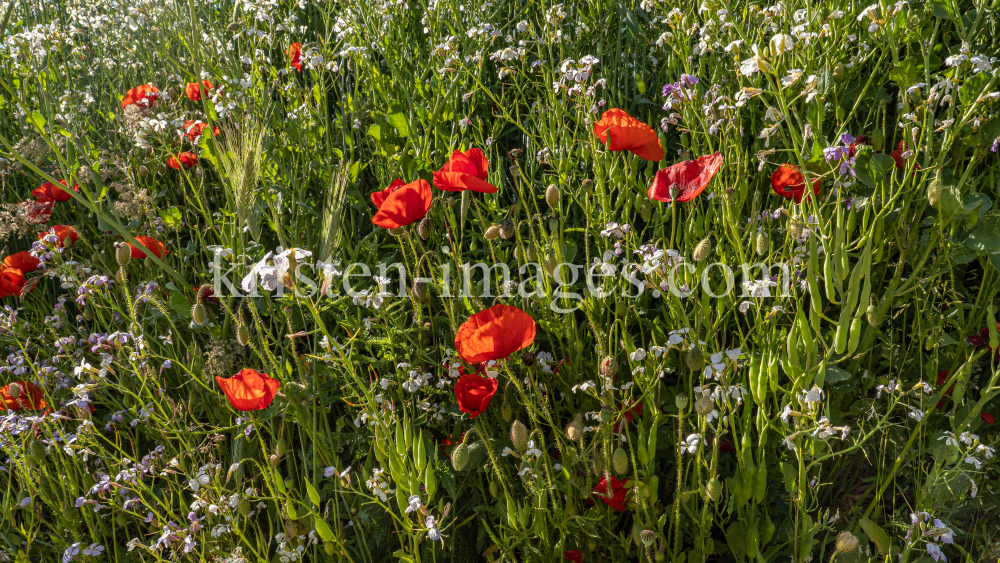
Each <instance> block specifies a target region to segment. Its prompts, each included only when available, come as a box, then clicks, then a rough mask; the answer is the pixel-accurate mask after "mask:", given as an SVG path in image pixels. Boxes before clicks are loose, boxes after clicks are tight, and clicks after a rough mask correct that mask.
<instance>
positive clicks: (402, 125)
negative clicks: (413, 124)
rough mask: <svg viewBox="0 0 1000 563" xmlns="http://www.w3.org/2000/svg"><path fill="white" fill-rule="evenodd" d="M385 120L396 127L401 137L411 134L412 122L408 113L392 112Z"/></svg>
mask: <svg viewBox="0 0 1000 563" xmlns="http://www.w3.org/2000/svg"><path fill="white" fill-rule="evenodd" d="M385 120H386V121H388V122H389V125H392V126H393V127H395V128H396V134H398V135H399V136H400V137H409V136H410V134H411V133H410V122H409V120H407V119H406V114H404V113H403V112H401V111H400V112H396V113H391V114H389V115H387V116H386V117H385Z"/></svg>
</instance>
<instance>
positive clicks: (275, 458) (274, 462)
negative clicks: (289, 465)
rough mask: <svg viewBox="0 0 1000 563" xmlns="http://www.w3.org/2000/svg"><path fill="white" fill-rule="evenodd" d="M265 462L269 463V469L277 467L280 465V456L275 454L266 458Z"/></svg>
mask: <svg viewBox="0 0 1000 563" xmlns="http://www.w3.org/2000/svg"><path fill="white" fill-rule="evenodd" d="M267 461H269V462H270V463H271V467H278V465H279V464H280V463H281V456H279V455H277V454H271V455H270V456H268V458H267Z"/></svg>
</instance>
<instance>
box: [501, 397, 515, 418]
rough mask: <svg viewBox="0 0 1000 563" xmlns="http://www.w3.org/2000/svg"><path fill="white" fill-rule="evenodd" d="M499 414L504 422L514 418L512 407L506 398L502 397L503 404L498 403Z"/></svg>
mask: <svg viewBox="0 0 1000 563" xmlns="http://www.w3.org/2000/svg"><path fill="white" fill-rule="evenodd" d="M500 416H501V417H503V420H504V422H510V421H511V419H513V418H514V407H512V406H511V404H510V401H508V400H507V399H504V400H503V404H502V405H500Z"/></svg>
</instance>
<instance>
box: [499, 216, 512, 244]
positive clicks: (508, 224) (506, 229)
mask: <svg viewBox="0 0 1000 563" xmlns="http://www.w3.org/2000/svg"><path fill="white" fill-rule="evenodd" d="M500 236H502V237H503V238H504V239H509V238H510V237H512V236H514V221H513V220H512V219H511V218H510V217H507V218H506V219H504V220H503V221H502V222H501V223H500Z"/></svg>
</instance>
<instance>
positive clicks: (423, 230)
mask: <svg viewBox="0 0 1000 563" xmlns="http://www.w3.org/2000/svg"><path fill="white" fill-rule="evenodd" d="M417 234H418V235H420V238H421V239H423V240H427V239H428V238H429V237H430V236H431V218H430V217H428V216H426V215H424V218H423V219H421V220H420V222H419V223H417Z"/></svg>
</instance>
